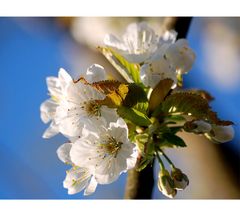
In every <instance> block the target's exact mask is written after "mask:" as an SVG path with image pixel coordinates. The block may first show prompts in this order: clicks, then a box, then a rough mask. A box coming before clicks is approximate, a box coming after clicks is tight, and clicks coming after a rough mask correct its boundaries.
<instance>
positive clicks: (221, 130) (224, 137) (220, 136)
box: [208, 125, 234, 143]
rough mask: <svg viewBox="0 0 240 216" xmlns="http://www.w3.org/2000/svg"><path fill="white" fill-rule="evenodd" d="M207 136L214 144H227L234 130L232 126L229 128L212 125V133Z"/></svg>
mask: <svg viewBox="0 0 240 216" xmlns="http://www.w3.org/2000/svg"><path fill="white" fill-rule="evenodd" d="M208 135H209V136H210V138H211V139H212V140H214V141H216V142H220V143H224V142H229V141H231V140H232V139H233V137H234V129H233V127H232V125H229V126H217V125H212V131H211V132H210V133H209V134H208Z"/></svg>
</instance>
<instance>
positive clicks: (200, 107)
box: [161, 91, 233, 125]
mask: <svg viewBox="0 0 240 216" xmlns="http://www.w3.org/2000/svg"><path fill="white" fill-rule="evenodd" d="M161 109H162V111H163V112H164V113H165V114H169V113H171V114H174V113H177V114H181V115H191V116H192V117H194V118H195V119H203V120H207V121H209V122H210V123H212V124H216V125H231V124H233V123H232V122H231V121H223V120H220V119H219V118H218V116H217V114H216V113H215V112H213V111H212V110H211V107H210V106H209V104H208V101H207V100H206V99H204V98H203V97H202V96H201V95H199V94H196V93H193V92H191V91H190V92H189V91H178V92H175V93H173V94H171V95H169V96H168V97H167V98H166V99H165V100H164V101H163V102H162V106H161Z"/></svg>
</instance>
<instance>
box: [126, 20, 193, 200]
mask: <svg viewBox="0 0 240 216" xmlns="http://www.w3.org/2000/svg"><path fill="white" fill-rule="evenodd" d="M190 23H191V17H179V18H177V17H169V18H166V19H165V21H164V26H165V29H166V30H170V29H175V30H176V31H177V32H178V38H185V37H186V36H187V33H188V29H189V26H190ZM153 167H154V165H148V166H147V167H146V168H145V169H144V170H142V171H141V172H137V171H136V170H135V169H133V170H130V171H129V172H128V178H127V183H126V188H125V199H151V198H152V191H153V186H154V177H153Z"/></svg>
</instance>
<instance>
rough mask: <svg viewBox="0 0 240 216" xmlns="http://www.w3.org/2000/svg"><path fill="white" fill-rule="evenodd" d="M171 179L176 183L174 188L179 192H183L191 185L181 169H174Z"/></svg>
mask: <svg viewBox="0 0 240 216" xmlns="http://www.w3.org/2000/svg"><path fill="white" fill-rule="evenodd" d="M171 177H172V179H173V182H174V188H175V189H177V190H183V189H185V188H186V187H187V186H188V185H189V179H188V177H187V175H186V174H184V173H183V172H182V171H181V170H180V169H178V168H173V170H172V172H171Z"/></svg>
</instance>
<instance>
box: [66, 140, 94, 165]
mask: <svg viewBox="0 0 240 216" xmlns="http://www.w3.org/2000/svg"><path fill="white" fill-rule="evenodd" d="M91 136H93V135H89V136H88V137H87V138H84V137H82V138H80V139H78V140H77V141H76V142H75V143H74V144H73V146H72V148H71V150H70V157H71V160H72V162H73V163H74V164H76V165H77V166H81V167H88V168H91V167H92V166H95V165H96V163H97V162H96V158H97V152H96V146H95V144H94V141H93V140H94V138H93V139H91V138H90V137H91ZM95 142H97V140H96V138H95Z"/></svg>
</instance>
